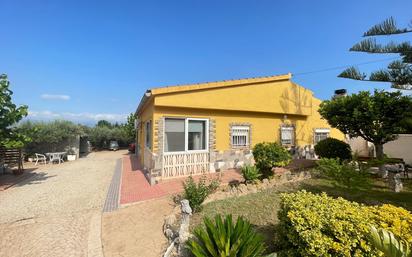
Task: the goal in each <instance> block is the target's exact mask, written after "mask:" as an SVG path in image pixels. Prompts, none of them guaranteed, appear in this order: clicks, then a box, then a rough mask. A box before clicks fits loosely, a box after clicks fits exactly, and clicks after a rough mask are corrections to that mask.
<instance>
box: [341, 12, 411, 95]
mask: <svg viewBox="0 0 412 257" xmlns="http://www.w3.org/2000/svg"><path fill="white" fill-rule="evenodd" d="M409 27H410V28H398V27H397V26H396V23H395V20H394V19H393V18H392V17H391V18H389V19H387V20H385V21H384V22H382V23H380V24H377V25H375V26H373V27H372V28H370V29H369V30H368V31H366V32H365V33H364V34H363V36H364V37H366V39H364V40H362V41H361V42H359V43H357V44H355V45H354V46H352V48H350V49H349V51H354V52H365V53H373V54H399V55H400V57H401V60H395V61H393V62H391V63H389V65H388V67H387V68H386V69H381V70H378V71H375V72H372V73H371V74H369V76H368V75H367V74H365V73H363V72H361V71H360V70H359V69H358V68H356V67H350V68H347V69H346V70H344V71H343V72H342V73H341V74H339V76H338V77H341V78H349V79H355V80H363V81H379V82H390V83H391V85H392V87H393V88H397V89H412V45H411V43H410V42H409V41H405V42H402V43H396V42H389V43H387V44H380V43H378V42H377V41H376V36H390V35H398V34H404V33H410V32H412V22H411V24H410V25H409Z"/></svg>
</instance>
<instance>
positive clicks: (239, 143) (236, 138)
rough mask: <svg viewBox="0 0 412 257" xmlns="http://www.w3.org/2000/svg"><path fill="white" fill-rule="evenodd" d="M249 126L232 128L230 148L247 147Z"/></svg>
mask: <svg viewBox="0 0 412 257" xmlns="http://www.w3.org/2000/svg"><path fill="white" fill-rule="evenodd" d="M249 132H250V127H249V126H232V127H231V140H232V147H247V146H249Z"/></svg>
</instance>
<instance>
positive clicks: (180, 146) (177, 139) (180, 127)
mask: <svg viewBox="0 0 412 257" xmlns="http://www.w3.org/2000/svg"><path fill="white" fill-rule="evenodd" d="M164 140H165V141H164V142H165V144H164V148H165V152H179V151H184V150H185V120H183V119H166V120H165V139H164Z"/></svg>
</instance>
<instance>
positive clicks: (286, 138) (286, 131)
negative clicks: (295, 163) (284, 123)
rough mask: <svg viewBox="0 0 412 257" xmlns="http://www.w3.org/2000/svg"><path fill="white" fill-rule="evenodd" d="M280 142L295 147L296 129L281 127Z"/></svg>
mask: <svg viewBox="0 0 412 257" xmlns="http://www.w3.org/2000/svg"><path fill="white" fill-rule="evenodd" d="M280 141H281V144H282V145H294V143H295V142H294V128H293V127H281V128H280Z"/></svg>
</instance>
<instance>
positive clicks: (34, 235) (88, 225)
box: [0, 151, 127, 257]
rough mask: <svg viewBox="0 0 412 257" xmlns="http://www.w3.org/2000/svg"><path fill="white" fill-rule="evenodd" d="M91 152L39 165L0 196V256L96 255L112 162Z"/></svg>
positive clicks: (117, 155) (114, 158) (113, 154)
mask: <svg viewBox="0 0 412 257" xmlns="http://www.w3.org/2000/svg"><path fill="white" fill-rule="evenodd" d="M125 154H127V151H117V152H96V153H91V154H89V155H88V156H87V157H86V158H81V159H79V160H77V161H74V162H66V163H63V164H60V165H57V164H55V165H45V166H39V168H38V169H37V170H36V173H37V175H35V176H33V177H30V178H29V179H27V180H25V181H22V182H20V183H19V184H17V185H15V186H13V187H11V188H9V189H7V190H5V191H2V192H0V256H7V257H12V256H19V257H20V256H36V257H42V256H53V257H56V256H101V255H102V250H101V241H100V233H101V213H102V208H103V204H104V201H105V197H106V194H107V190H108V187H109V184H110V181H111V178H112V176H113V173H114V170H115V165H116V161H117V160H118V159H119V158H121V157H123V156H124V155H125Z"/></svg>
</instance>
